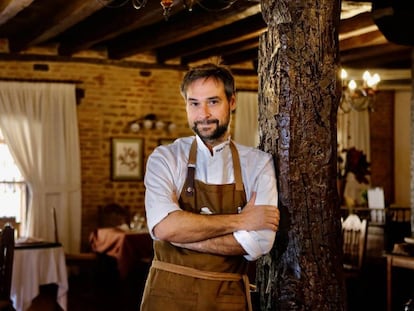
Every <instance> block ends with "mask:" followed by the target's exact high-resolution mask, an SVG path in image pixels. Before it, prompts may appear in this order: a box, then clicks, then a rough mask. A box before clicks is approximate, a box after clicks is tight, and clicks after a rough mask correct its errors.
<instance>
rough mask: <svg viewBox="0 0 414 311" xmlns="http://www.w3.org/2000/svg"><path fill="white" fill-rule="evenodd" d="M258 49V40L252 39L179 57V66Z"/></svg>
mask: <svg viewBox="0 0 414 311" xmlns="http://www.w3.org/2000/svg"><path fill="white" fill-rule="evenodd" d="M258 47H259V38H252V39H249V40H246V41H242V42H238V43H235V44H230V45H226V46H223V47H214V48H212V49H208V50H205V51H202V52H199V53H194V54H190V55H187V56H183V57H181V64H182V65H187V64H189V63H193V62H197V61H199V60H202V59H207V58H209V57H213V56H220V55H221V56H224V55H231V54H233V53H237V52H240V51H246V50H250V49H254V48H255V49H258Z"/></svg>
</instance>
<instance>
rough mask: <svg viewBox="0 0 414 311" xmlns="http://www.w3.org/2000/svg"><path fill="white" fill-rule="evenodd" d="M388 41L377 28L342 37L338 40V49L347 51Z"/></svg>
mask: <svg viewBox="0 0 414 311" xmlns="http://www.w3.org/2000/svg"><path fill="white" fill-rule="evenodd" d="M386 43H388V40H387V39H386V38H385V37H384V35H383V34H382V33H381V32H380V31H379V30H374V31H371V32H366V33H362V34H359V35H355V36H352V37H349V38H347V39H343V40H340V41H339V49H340V50H341V51H347V50H351V49H355V48H359V47H364V46H375V45H383V44H386Z"/></svg>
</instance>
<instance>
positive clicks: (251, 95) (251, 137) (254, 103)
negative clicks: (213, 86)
mask: <svg viewBox="0 0 414 311" xmlns="http://www.w3.org/2000/svg"><path fill="white" fill-rule="evenodd" d="M236 102H237V108H236V115H235V124H234V140H235V141H236V142H238V143H240V144H242V145H246V146H251V147H257V146H258V144H259V131H258V128H259V125H258V118H259V116H258V110H259V108H258V95H257V92H237V95H236Z"/></svg>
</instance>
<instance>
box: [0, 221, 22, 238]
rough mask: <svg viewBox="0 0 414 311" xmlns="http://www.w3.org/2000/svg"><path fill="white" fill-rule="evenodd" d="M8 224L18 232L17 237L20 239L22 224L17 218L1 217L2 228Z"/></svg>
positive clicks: (0, 225)
mask: <svg viewBox="0 0 414 311" xmlns="http://www.w3.org/2000/svg"><path fill="white" fill-rule="evenodd" d="M7 224H9V225H10V226H12V227H13V229H14V231H15V232H16V236H17V237H20V234H19V230H20V223H18V222H17V221H16V218H15V217H0V228H3V227H4V226H5V225H7Z"/></svg>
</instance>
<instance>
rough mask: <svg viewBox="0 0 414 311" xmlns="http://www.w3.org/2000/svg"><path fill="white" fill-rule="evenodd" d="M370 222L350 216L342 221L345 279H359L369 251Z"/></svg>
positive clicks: (356, 216)
mask: <svg viewBox="0 0 414 311" xmlns="http://www.w3.org/2000/svg"><path fill="white" fill-rule="evenodd" d="M367 237H368V220H367V219H362V220H361V219H360V218H359V217H358V215H356V214H350V215H349V216H348V217H347V218H346V219H345V220H344V221H342V250H343V266H344V273H345V278H350V277H358V276H359V275H360V273H361V270H362V267H363V264H364V260H365V254H366V249H367Z"/></svg>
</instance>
